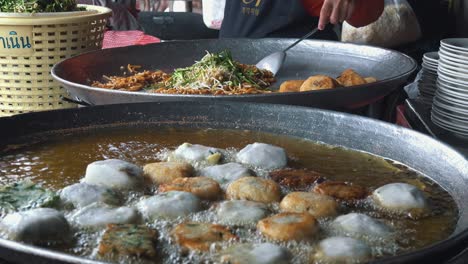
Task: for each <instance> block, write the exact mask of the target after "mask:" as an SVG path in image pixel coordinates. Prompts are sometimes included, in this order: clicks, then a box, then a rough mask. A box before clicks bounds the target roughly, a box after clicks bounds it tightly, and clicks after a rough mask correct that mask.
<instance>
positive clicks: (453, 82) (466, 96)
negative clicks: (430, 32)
mask: <svg viewBox="0 0 468 264" xmlns="http://www.w3.org/2000/svg"><path fill="white" fill-rule="evenodd" d="M440 43H441V46H440V50H439V57H440V58H439V67H438V79H437V91H436V93H435V97H434V100H433V104H432V112H431V119H432V121H433V122H434V123H435V124H436V125H438V126H440V127H442V128H444V129H446V130H448V131H450V132H453V133H455V134H458V135H462V136H468V39H466V38H453V39H444V40H442V41H441V42H440Z"/></svg>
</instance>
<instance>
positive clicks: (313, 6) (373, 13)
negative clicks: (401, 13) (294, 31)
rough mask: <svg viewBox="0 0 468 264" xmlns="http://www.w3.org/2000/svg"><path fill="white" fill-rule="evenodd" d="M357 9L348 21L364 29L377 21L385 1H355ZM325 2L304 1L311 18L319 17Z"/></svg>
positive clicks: (318, 0) (315, 0)
mask: <svg viewBox="0 0 468 264" xmlns="http://www.w3.org/2000/svg"><path fill="white" fill-rule="evenodd" d="M354 1H355V8H354V12H353V14H352V15H351V17H350V18H349V19H348V20H346V22H348V23H349V24H350V25H352V26H354V27H363V26H366V25H369V24H370V23H372V22H374V21H376V20H377V19H378V18H379V17H380V15H382V12H383V10H384V1H383V0H354ZM323 2H324V0H302V4H303V5H304V7H305V9H306V10H307V12H308V13H309V14H310V15H311V16H315V17H319V16H320V11H321V10H322V5H323Z"/></svg>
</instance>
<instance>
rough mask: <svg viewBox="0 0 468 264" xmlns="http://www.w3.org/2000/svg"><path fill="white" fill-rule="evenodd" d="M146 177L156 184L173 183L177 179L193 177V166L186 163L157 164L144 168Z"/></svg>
mask: <svg viewBox="0 0 468 264" xmlns="http://www.w3.org/2000/svg"><path fill="white" fill-rule="evenodd" d="M143 172H144V176H145V177H146V178H148V179H150V180H151V181H152V182H153V183H155V184H158V185H159V184H164V183H171V182H172V181H173V180H174V179H177V178H187V177H191V176H192V175H193V167H192V165H190V164H188V163H186V162H156V163H150V164H146V165H145V166H144V167H143Z"/></svg>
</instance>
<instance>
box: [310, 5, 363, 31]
mask: <svg viewBox="0 0 468 264" xmlns="http://www.w3.org/2000/svg"><path fill="white" fill-rule="evenodd" d="M354 1H355V0H325V1H323V5H322V9H321V11H320V20H319V26H318V28H319V29H320V30H323V29H325V26H326V25H327V24H328V23H332V24H338V23H340V22H343V21H345V20H347V19H349V18H350V17H351V15H352V14H353V11H354Z"/></svg>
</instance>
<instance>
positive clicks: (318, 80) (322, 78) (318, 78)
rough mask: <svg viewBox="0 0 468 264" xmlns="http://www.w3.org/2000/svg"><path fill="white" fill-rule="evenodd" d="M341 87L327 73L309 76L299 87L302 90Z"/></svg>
mask: <svg viewBox="0 0 468 264" xmlns="http://www.w3.org/2000/svg"><path fill="white" fill-rule="evenodd" d="M336 87H339V84H338V82H337V81H336V80H335V79H333V78H331V77H329V76H326V75H315V76H311V77H309V78H308V79H307V80H306V81H305V82H304V83H303V84H302V85H301V88H300V89H299V90H300V91H301V92H306V91H314V90H324V89H333V88H336Z"/></svg>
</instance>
